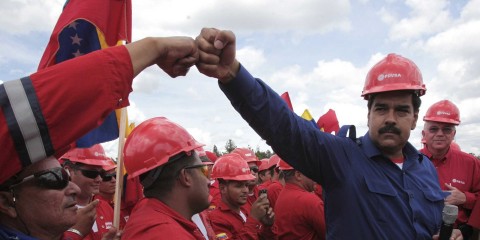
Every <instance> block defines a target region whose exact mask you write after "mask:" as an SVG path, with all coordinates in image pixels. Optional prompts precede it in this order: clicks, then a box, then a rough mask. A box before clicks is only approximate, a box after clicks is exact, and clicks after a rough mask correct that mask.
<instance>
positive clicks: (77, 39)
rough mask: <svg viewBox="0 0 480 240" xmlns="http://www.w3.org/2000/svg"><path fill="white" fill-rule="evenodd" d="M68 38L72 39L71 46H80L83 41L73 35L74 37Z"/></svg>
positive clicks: (76, 35)
mask: <svg viewBox="0 0 480 240" xmlns="http://www.w3.org/2000/svg"><path fill="white" fill-rule="evenodd" d="M70 38H71V39H72V45H73V44H78V46H80V41H82V40H83V39H81V38H79V37H78V34H75V36H74V37H70Z"/></svg>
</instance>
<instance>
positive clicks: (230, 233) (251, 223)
mask: <svg viewBox="0 0 480 240" xmlns="http://www.w3.org/2000/svg"><path fill="white" fill-rule="evenodd" d="M241 211H242V212H243V214H245V216H246V217H247V221H246V222H245V221H243V218H242V217H241V216H240V214H239V213H237V212H235V211H232V210H230V208H229V207H228V206H227V204H225V203H224V202H220V204H219V205H218V206H217V208H215V210H213V211H211V212H210V216H209V218H210V222H211V225H212V228H213V231H214V232H215V234H216V236H217V239H260V236H261V237H263V239H275V238H274V235H273V232H272V229H271V226H263V225H262V223H261V222H259V221H257V220H256V219H254V218H252V217H249V214H250V213H249V212H246V211H245V209H243V208H241Z"/></svg>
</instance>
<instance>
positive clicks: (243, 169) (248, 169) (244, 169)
mask: <svg viewBox="0 0 480 240" xmlns="http://www.w3.org/2000/svg"><path fill="white" fill-rule="evenodd" d="M248 171H250V168H242V172H243V173H246V172H248Z"/></svg>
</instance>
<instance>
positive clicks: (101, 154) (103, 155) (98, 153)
mask: <svg viewBox="0 0 480 240" xmlns="http://www.w3.org/2000/svg"><path fill="white" fill-rule="evenodd" d="M94 155H95V157H98V156H102V157H105V156H106V155H105V154H103V153H100V152H95V153H94Z"/></svg>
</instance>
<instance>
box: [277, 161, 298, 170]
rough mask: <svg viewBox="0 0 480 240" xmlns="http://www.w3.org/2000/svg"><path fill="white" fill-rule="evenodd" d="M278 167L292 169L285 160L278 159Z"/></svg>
mask: <svg viewBox="0 0 480 240" xmlns="http://www.w3.org/2000/svg"><path fill="white" fill-rule="evenodd" d="M277 166H278V169H280V170H283V171H286V170H294V169H293V167H292V166H290V165H289V164H288V163H287V162H285V161H283V160H280V162H278V164H277Z"/></svg>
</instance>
